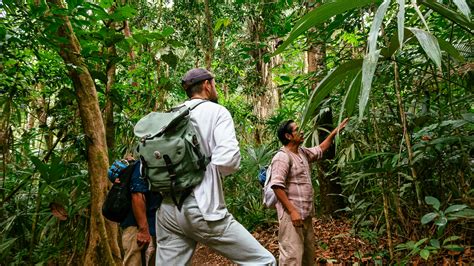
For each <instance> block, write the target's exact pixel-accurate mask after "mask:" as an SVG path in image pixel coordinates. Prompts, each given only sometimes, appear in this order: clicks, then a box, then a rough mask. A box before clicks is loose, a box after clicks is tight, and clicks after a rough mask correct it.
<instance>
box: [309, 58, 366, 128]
mask: <svg viewBox="0 0 474 266" xmlns="http://www.w3.org/2000/svg"><path fill="white" fill-rule="evenodd" d="M361 66H362V60H361V59H355V60H351V61H348V62H346V63H343V64H342V65H340V66H338V67H337V68H335V69H334V70H332V71H331V72H330V73H329V74H327V75H326V77H325V78H324V79H323V80H322V81H321V82H320V83H319V84H318V86H317V87H316V89H314V91H313V92H312V93H311V96H310V98H309V101H308V105H307V106H306V108H305V110H304V112H303V118H302V123H301V125H302V126H303V125H305V124H306V122H308V121H309V120H310V119H311V118H312V117H313V114H314V111H315V110H316V108H317V107H318V106H319V105H320V104H321V102H322V101H323V100H324V98H326V96H327V95H328V94H329V92H331V90H333V89H335V88H336V87H337V86H339V85H340V84H341V83H342V81H344V80H345V79H346V78H347V77H351V76H354V75H355V74H357V72H358V71H360V68H361Z"/></svg>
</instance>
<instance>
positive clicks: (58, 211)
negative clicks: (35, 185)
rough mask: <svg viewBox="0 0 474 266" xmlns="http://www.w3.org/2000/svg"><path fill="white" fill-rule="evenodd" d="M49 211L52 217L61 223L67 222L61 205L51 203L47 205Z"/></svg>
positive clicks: (65, 213)
mask: <svg viewBox="0 0 474 266" xmlns="http://www.w3.org/2000/svg"><path fill="white" fill-rule="evenodd" d="M49 209H50V210H51V213H52V214H53V216H54V217H56V218H58V219H59V220H61V221H65V220H67V217H68V215H67V212H66V209H65V208H64V206H63V205H61V204H59V203H56V202H51V203H50V204H49Z"/></svg>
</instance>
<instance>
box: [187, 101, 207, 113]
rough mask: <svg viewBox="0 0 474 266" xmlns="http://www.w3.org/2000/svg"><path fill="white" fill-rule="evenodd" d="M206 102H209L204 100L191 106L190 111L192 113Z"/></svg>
mask: <svg viewBox="0 0 474 266" xmlns="http://www.w3.org/2000/svg"><path fill="white" fill-rule="evenodd" d="M205 102H208V100H204V99H202V100H201V101H200V102H197V103H193V104H191V105H190V106H189V110H190V111H192V110H194V108H196V107H198V106H199V105H200V104H202V103H205Z"/></svg>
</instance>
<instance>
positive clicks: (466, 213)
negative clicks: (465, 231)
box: [449, 209, 474, 219]
mask: <svg viewBox="0 0 474 266" xmlns="http://www.w3.org/2000/svg"><path fill="white" fill-rule="evenodd" d="M449 216H450V217H456V218H466V219H474V210H473V209H464V210H461V211H458V212H455V213H451V214H450V215H449Z"/></svg>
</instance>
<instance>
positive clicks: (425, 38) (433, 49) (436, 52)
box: [408, 28, 441, 69]
mask: <svg viewBox="0 0 474 266" xmlns="http://www.w3.org/2000/svg"><path fill="white" fill-rule="evenodd" d="M408 29H409V30H410V31H411V32H413V34H414V35H415V36H416V38H417V39H418V41H419V42H420V44H421V47H422V48H423V50H425V53H426V54H427V55H428V57H429V58H430V59H431V60H433V62H434V63H435V64H436V66H437V67H438V69H441V49H440V48H439V44H438V39H436V37H434V36H433V35H432V34H431V33H429V32H427V31H424V30H420V29H417V28H408Z"/></svg>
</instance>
